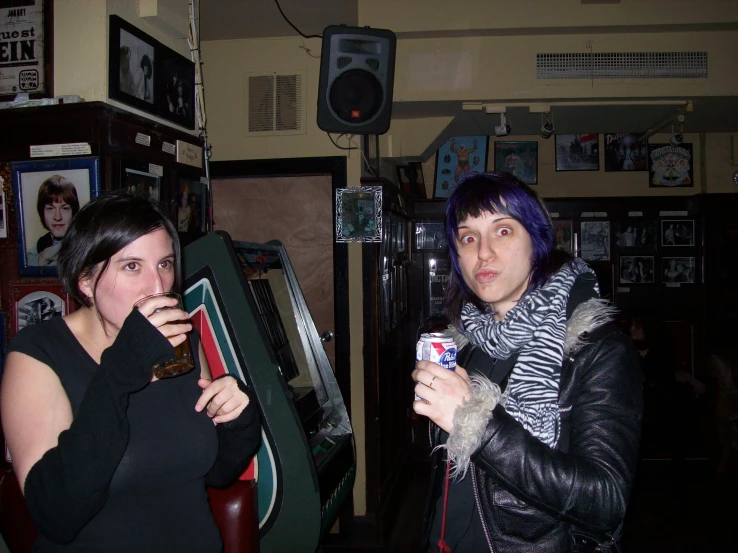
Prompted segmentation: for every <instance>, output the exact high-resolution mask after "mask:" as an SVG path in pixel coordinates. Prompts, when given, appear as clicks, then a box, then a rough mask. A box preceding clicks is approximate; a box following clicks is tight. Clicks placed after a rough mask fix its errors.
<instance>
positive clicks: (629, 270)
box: [620, 255, 655, 284]
mask: <svg viewBox="0 0 738 553" xmlns="http://www.w3.org/2000/svg"><path fill="white" fill-rule="evenodd" d="M654 267H655V263H654V256H652V255H621V256H620V284H653V283H654V282H655V277H654V273H655V270H654Z"/></svg>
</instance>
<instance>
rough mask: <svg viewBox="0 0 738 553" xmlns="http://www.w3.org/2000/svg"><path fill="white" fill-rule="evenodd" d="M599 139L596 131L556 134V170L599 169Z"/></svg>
mask: <svg viewBox="0 0 738 553" xmlns="http://www.w3.org/2000/svg"><path fill="white" fill-rule="evenodd" d="M599 169H600V139H599V135H598V134H596V133H589V134H557V135H556V170H557V171H599Z"/></svg>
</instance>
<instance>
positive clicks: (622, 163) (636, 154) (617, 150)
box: [604, 133, 648, 171]
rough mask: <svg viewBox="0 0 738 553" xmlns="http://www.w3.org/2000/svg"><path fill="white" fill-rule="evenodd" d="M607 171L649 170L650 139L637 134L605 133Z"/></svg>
mask: <svg viewBox="0 0 738 553" xmlns="http://www.w3.org/2000/svg"><path fill="white" fill-rule="evenodd" d="M604 137H605V171H648V140H638V138H639V135H637V134H626V133H605V135H604Z"/></svg>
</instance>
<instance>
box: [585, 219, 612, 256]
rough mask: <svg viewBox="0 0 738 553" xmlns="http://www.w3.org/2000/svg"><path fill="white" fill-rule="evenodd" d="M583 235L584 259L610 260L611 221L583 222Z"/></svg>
mask: <svg viewBox="0 0 738 553" xmlns="http://www.w3.org/2000/svg"><path fill="white" fill-rule="evenodd" d="M581 234H582V245H581V250H580V251H581V253H582V255H581V257H582V259H585V260H587V261H609V260H610V221H582V223H581Z"/></svg>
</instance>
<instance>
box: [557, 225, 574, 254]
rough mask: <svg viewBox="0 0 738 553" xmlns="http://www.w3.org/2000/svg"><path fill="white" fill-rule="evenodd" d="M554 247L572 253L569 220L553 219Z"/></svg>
mask: <svg viewBox="0 0 738 553" xmlns="http://www.w3.org/2000/svg"><path fill="white" fill-rule="evenodd" d="M553 227H554V247H556V248H558V249H560V250H564V251H565V252H569V253H574V249H573V244H572V242H571V240H572V234H573V233H572V222H571V221H570V220H563V219H554V220H553Z"/></svg>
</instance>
